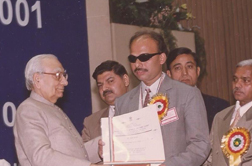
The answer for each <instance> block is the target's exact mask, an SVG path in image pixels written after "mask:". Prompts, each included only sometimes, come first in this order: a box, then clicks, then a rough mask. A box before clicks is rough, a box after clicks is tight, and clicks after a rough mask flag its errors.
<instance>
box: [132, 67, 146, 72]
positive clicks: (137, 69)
mask: <svg viewBox="0 0 252 166" xmlns="http://www.w3.org/2000/svg"><path fill="white" fill-rule="evenodd" d="M137 71H145V72H147V71H148V70H147V69H143V68H138V67H137V68H135V70H134V72H137Z"/></svg>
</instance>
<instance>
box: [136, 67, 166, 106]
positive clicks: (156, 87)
mask: <svg viewBox="0 0 252 166" xmlns="http://www.w3.org/2000/svg"><path fill="white" fill-rule="evenodd" d="M164 77H165V73H164V72H162V74H161V76H160V77H159V78H158V79H157V80H156V81H155V82H154V83H153V84H152V85H151V86H147V85H146V84H145V83H144V82H143V81H141V88H140V95H139V105H138V109H141V108H143V103H144V99H145V96H146V95H147V92H146V90H145V89H148V88H149V89H150V90H151V92H150V98H151V97H152V96H154V95H156V94H157V93H158V90H159V88H160V86H161V83H162V81H163V79H164ZM161 79H162V80H161ZM141 93H142V94H141Z"/></svg>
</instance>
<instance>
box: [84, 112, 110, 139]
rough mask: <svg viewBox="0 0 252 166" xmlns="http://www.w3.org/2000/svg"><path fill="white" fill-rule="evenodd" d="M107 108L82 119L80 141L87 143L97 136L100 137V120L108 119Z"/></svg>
mask: <svg viewBox="0 0 252 166" xmlns="http://www.w3.org/2000/svg"><path fill="white" fill-rule="evenodd" d="M108 115H109V107H106V108H104V109H102V110H100V111H98V112H95V113H93V114H91V115H89V116H88V117H86V118H85V119H84V122H83V125H84V128H83V130H82V139H83V141H84V142H88V141H90V140H92V139H94V138H96V137H98V136H101V118H103V117H108Z"/></svg>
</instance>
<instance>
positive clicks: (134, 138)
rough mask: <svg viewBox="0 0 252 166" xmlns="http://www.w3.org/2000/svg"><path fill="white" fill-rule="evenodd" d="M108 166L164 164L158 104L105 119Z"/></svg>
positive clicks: (105, 154)
mask: <svg viewBox="0 0 252 166" xmlns="http://www.w3.org/2000/svg"><path fill="white" fill-rule="evenodd" d="M101 129H102V141H103V142H105V146H104V147H103V162H104V164H141V163H150V164H151V163H153V164H154V163H163V162H164V160H165V155H164V146H163V138H162V133H161V128H160V123H159V118H158V115H157V106H156V105H155V104H153V105H150V106H148V107H145V108H143V109H140V110H137V111H134V112H131V113H128V114H124V115H120V116H115V117H113V118H102V119H101Z"/></svg>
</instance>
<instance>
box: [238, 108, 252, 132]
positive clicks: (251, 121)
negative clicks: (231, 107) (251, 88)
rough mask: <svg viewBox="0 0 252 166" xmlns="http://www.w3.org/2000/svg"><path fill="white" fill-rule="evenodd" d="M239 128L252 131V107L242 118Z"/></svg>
mask: <svg viewBox="0 0 252 166" xmlns="http://www.w3.org/2000/svg"><path fill="white" fill-rule="evenodd" d="M237 126H238V127H245V128H246V129H248V130H249V131H250V130H251V129H252V107H250V108H249V109H248V111H247V112H246V113H245V114H244V115H243V116H242V117H241V119H240V120H239V121H238V123H237Z"/></svg>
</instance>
